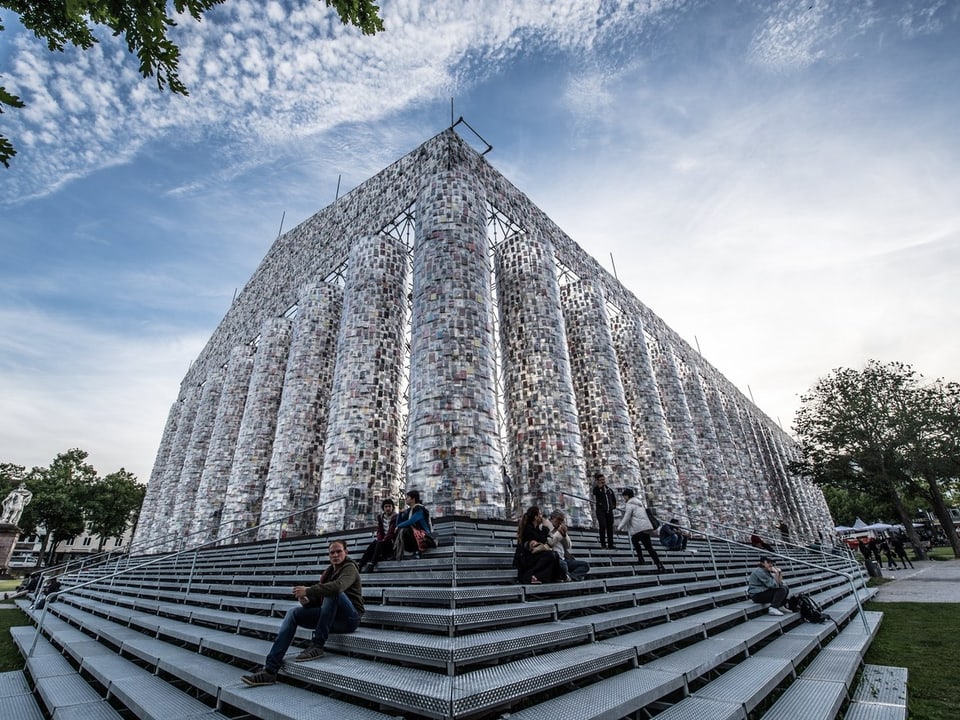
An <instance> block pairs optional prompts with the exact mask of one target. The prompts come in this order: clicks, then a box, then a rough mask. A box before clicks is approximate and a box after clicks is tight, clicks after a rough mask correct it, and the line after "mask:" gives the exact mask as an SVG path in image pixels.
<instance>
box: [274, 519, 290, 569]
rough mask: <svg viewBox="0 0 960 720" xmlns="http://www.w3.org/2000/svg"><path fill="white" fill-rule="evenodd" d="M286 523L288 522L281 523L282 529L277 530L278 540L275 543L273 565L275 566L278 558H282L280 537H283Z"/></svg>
mask: <svg viewBox="0 0 960 720" xmlns="http://www.w3.org/2000/svg"><path fill="white" fill-rule="evenodd" d="M286 522H287V521H286V520H284V521H283V522H281V523H280V527H279V529H278V530H277V539H276V541H275V542H274V543H273V564H274V565H276V564H277V558H279V557H280V536H281V535H283V528H284V525H285V524H286Z"/></svg>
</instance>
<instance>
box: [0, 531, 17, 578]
mask: <svg viewBox="0 0 960 720" xmlns="http://www.w3.org/2000/svg"><path fill="white" fill-rule="evenodd" d="M19 539H20V528H18V527H17V526H16V525H12V524H10V523H3V524H0V572H6V571H7V568H8V566H9V564H10V557H11V556H12V555H13V549H14V548H15V547H16V546H17V540H19Z"/></svg>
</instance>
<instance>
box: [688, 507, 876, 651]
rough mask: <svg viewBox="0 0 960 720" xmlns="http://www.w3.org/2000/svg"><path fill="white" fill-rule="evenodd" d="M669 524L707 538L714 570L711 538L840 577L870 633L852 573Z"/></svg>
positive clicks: (715, 565)
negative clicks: (849, 590) (846, 584)
mask: <svg viewBox="0 0 960 720" xmlns="http://www.w3.org/2000/svg"><path fill="white" fill-rule="evenodd" d="M670 524H671V525H674V527H678V528H681V529H683V530H687V531H688V532H690V533H691V534H692V533H694V532H696V533H698V534H699V535H703V536H705V537H706V538H707V547H708V549H709V550H710V560H711V562H713V566H714V568H716V567H717V564H716V562H715V560H714V557H713V549H712V546H711V544H710V540H711V538H712V539H715V540H720V541H721V542H725V543H729V544H730V545H734V546H736V547H741V548H746V549H748V550H753V551H755V552H762V553H763V554H764V555H766V556H767V557H770V556H773V557H778V558H782V559H784V560H789V561H790V562H792V563H799V564H801V565H806V566H807V567H812V568H815V569H817V570H820V571H821V572H828V573H831V574H833V575H840V576H842V577H844V578H846V579H847V582H849V583H850V589H851V590H852V591H853V599H854V600H855V601H856V603H857V612H858V614H859V615H860V620H861V621H862V622H863V629H864V630H865V631H866V632H867V634H869V633H870V624H869V623H868V622H867V616H866V614H865V613H864V611H863V604H862V603H861V602H860V596H859V595H858V594H857V587H856V585H855V584H854V582H853V579H854V578H853V573H852V572H851V573H848V572H844V571H843V570H835V569H834V568H832V567H830V566H828V565H819V564H817V563H814V562H809V561H808V560H804V559H803V558H799V557H796V556H794V555H787V554H785V553H781V552H778V551H776V550H760V549H758V548H755V547H754V546H753V545H747V544H746V543H742V542H739V541H738V540H731V539H729V538H725V537H723V536H721V535H714V534H713V533H711V532H709V531H707V530H697V529H695V528H692V527H687V526H684V525H680V524H675V523H670ZM800 547H801V549H803V550H809V548H805V547H803V546H800ZM856 567H857V570H859V569H860V565H859V564H857V565H856Z"/></svg>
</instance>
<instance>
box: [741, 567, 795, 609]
mask: <svg viewBox="0 0 960 720" xmlns="http://www.w3.org/2000/svg"><path fill="white" fill-rule="evenodd" d="M789 594H790V590H789V589H788V588H787V586H786V585H784V584H783V573H782V572H781V571H780V568H778V567H777V566H776V565H774V564H773V560H771V559H770V558H768V557H762V558H760V566H759V567H757V568H755V569H754V570H753V572H752V573H750V578H749V579H748V580H747V595H749V596H750V599H751V600H753V601H754V602H755V603H760V604H761V605H762V604H765V603H770V609H769V610H768V611H767V612H768V613H769V614H770V615H783V610H781V609H780V608H782V607H783V604H784V603H785V602H786V601H787V596H788V595H789Z"/></svg>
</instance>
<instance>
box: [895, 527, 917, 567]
mask: <svg viewBox="0 0 960 720" xmlns="http://www.w3.org/2000/svg"><path fill="white" fill-rule="evenodd" d="M890 543H891V544H892V545H893V552H895V553H896V554H897V557H898V558H900V562H902V563H903V569H904V570H906V569H907V563H910V567H911V568H913V561H912V560H911V559H910V558H908V557H907V551H906V549H905V548H904V547H903V535H901V534H900V533H897V534H896V535H894V536H893V538H891V540H890Z"/></svg>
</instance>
